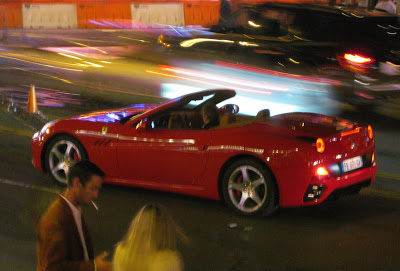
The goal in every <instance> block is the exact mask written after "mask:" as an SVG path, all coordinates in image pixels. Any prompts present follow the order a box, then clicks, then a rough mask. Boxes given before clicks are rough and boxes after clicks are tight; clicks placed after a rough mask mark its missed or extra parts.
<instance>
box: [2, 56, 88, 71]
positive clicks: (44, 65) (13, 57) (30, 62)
mask: <svg viewBox="0 0 400 271" xmlns="http://www.w3.org/2000/svg"><path fill="white" fill-rule="evenodd" d="M0 57H2V58H8V59H13V60H17V61H21V62H26V63H29V64H34V65H40V66H43V67H48V68H55V69H61V70H67V71H75V72H83V70H78V69H72V68H66V67H60V66H54V65H50V64H44V63H40V62H35V61H31V60H26V59H23V58H28V57H26V56H23V55H21V56H18V55H16V56H11V55H4V54H0ZM36 61H48V62H56V63H57V64H59V65H71V66H78V65H77V64H71V63H64V62H59V61H49V60H46V59H39V58H36Z"/></svg>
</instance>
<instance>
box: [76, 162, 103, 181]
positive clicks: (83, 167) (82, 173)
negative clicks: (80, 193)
mask: <svg viewBox="0 0 400 271" xmlns="http://www.w3.org/2000/svg"><path fill="white" fill-rule="evenodd" d="M93 175H97V176H100V177H101V178H104V176H105V175H106V174H105V173H104V171H102V170H101V169H100V168H99V167H98V166H96V165H95V164H94V163H92V162H90V161H88V160H82V161H79V162H77V163H76V164H74V165H73V166H71V167H70V168H69V172H68V186H72V180H73V179H74V178H78V179H79V181H80V182H81V184H82V185H83V186H85V185H86V183H87V182H88V181H89V180H90V178H91V177H92V176H93Z"/></svg>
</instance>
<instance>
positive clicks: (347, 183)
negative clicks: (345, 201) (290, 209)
mask: <svg viewBox="0 0 400 271" xmlns="http://www.w3.org/2000/svg"><path fill="white" fill-rule="evenodd" d="M376 170H377V164H376V163H373V164H372V166H371V167H368V168H364V169H361V170H358V171H355V172H352V173H349V174H346V175H342V176H340V177H332V178H326V179H323V180H318V181H315V180H313V181H312V182H311V183H310V185H309V186H308V189H307V191H305V192H304V195H303V204H302V205H303V206H306V205H315V204H319V203H322V202H323V201H325V200H326V199H327V198H328V197H330V196H331V197H334V196H337V195H340V194H346V193H347V194H349V193H354V192H357V191H358V190H359V189H361V188H362V187H366V186H370V185H371V184H372V183H373V181H374V179H375V175H376ZM312 187H315V188H317V189H318V191H317V193H319V194H318V196H317V197H316V199H313V198H312V197H311V196H309V193H310V190H309V189H312ZM305 199H307V200H305Z"/></svg>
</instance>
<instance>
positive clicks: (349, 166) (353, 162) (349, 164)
mask: <svg viewBox="0 0 400 271" xmlns="http://www.w3.org/2000/svg"><path fill="white" fill-rule="evenodd" d="M342 167H343V172H348V171H352V170H355V169H357V168H360V167H362V159H361V156H357V157H354V158H350V159H347V160H344V161H343V162H342Z"/></svg>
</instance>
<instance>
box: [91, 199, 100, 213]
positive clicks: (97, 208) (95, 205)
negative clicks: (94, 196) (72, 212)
mask: <svg viewBox="0 0 400 271" xmlns="http://www.w3.org/2000/svg"><path fill="white" fill-rule="evenodd" d="M92 204H93V207H94V208H95V209H96V211H98V210H99V207H97V204H96V203H94V201H93V200H92Z"/></svg>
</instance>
